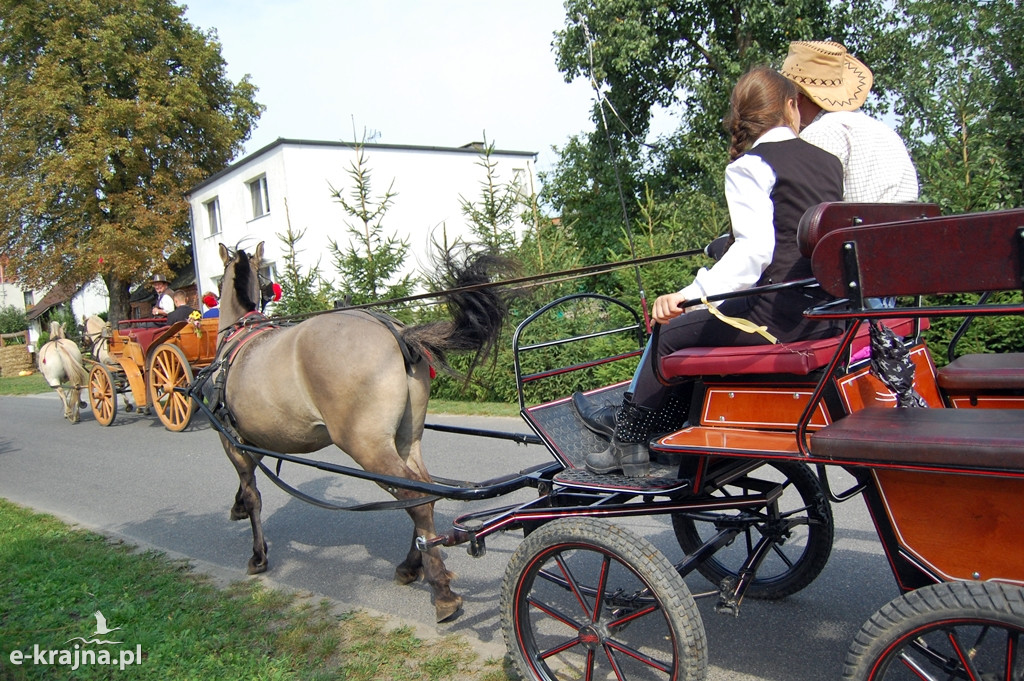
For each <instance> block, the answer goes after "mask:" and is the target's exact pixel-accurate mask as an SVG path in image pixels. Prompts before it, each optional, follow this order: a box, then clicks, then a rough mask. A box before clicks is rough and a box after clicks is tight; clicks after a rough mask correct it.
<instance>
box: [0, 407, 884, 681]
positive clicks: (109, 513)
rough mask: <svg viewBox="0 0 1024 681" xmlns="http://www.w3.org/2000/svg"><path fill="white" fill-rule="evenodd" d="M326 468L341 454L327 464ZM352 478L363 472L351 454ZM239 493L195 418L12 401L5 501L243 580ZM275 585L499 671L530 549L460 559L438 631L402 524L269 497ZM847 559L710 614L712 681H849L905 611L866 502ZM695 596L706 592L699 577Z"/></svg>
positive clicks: (505, 460) (212, 437) (454, 558)
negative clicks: (457, 641)
mask: <svg viewBox="0 0 1024 681" xmlns="http://www.w3.org/2000/svg"><path fill="white" fill-rule="evenodd" d="M428 420H429V421H431V422H436V423H458V424H460V425H470V426H476V427H482V428H486V429H490V430H506V431H509V430H519V431H525V430H526V428H525V426H524V424H522V422H521V421H519V419H471V418H466V417H459V418H454V417H441V416H432V417H431V418H430V419H428ZM424 452H425V456H426V459H427V464H428V466H429V467H430V470H431V472H433V473H434V474H436V475H439V476H444V477H450V478H457V479H464V480H476V481H479V480H485V479H488V478H493V477H497V476H499V475H502V474H505V473H510V472H515V471H517V470H519V469H522V468H525V467H527V466H529V465H532V464H534V463H539V462H543V461H547V460H548V458H549V455H548V454H547V453H546V451H545V450H544V449H543V448H542V447H538V446H523V445H516V444H514V443H512V442H507V441H499V440H492V439H483V438H475V437H467V436H460V435H450V434H444V433H438V432H433V431H428V433H427V435H426V438H425V441H424ZM323 454H324V456H327V455H328V453H327V452H326V451H325V452H324V453H323ZM334 460H336V461H338V462H339V463H343V464H349V463H350V460H349V459H348V458H347V457H346V456H344V455H342V454H340V453H338V455H337V457H336V459H334ZM284 473H285V475H286V476H287V479H289V480H290V482H291V483H292V484H294V485H295V486H297V487H299V488H300V489H301V490H302V491H304V492H306V493H308V494H313V495H317V496H323V497H326V498H329V499H332V500H335V501H340V502H347V501H351V502H363V501H374V500H381V499H384V498H387V497H386V495H384V494H383V493H382V492H381V491H380V490H379V489H378V488H377V487H376V486H375V485H373V484H371V483H366V482H361V481H356V480H352V479H342V478H340V477H338V476H331V475H329V474H324V473H320V472H318V471H315V470H310V469H303V468H301V467H299V466H294V465H287V464H286V465H285V468H284ZM236 488H237V478H236V476H235V474H234V471H233V469H232V468H231V466H230V465H229V464H228V462H227V460H226V458H225V457H224V454H223V451H222V450H221V447H220V444H219V441H218V438H217V437H216V434H215V433H214V432H213V431H212V430H211V429H210V428H209V426H208V425H207V424H206V423H205V422H203V421H202V419H200V418H197V419H196V420H195V421H194V422H193V424H192V425H191V426H190V427H189V429H188V430H186V431H184V432H182V433H170V432H168V431H166V430H165V429H164V428H163V427H162V426H161V425H160V423H159V421H158V420H157V419H156V418H155V417H149V416H143V415H139V414H131V413H119V414H118V415H117V418H116V420H115V421H114V423H113V424H112V425H111V426H110V427H108V428H102V427H100V426H99V425H98V424H97V423H96V422H95V421H94V420H93V419H92V415H91V414H90V413H89V411H88V409H87V410H85V412H84V413H83V417H82V422H81V423H80V424H77V425H71V424H69V423H67V422H66V421H64V420H63V419H62V418H61V410H60V405H59V403H58V400H57V397H56V396H55V395H53V394H47V395H39V396H32V397H0V496H2V497H5V498H7V499H10V500H12V501H14V502H16V503H19V504H23V505H26V506H29V507H32V508H35V509H38V510H41V511H45V512H49V513H53V514H56V515H58V516H59V517H61V518H63V519H65V520H69V521H72V522H76V523H79V524H81V525H83V526H85V527H88V528H91V529H96V530H99V531H102V532H104V533H107V534H111V535H115V536H118V537H122V538H124V539H126V540H127V541H129V542H132V543H136V544H140V545H143V546H146V547H155V548H158V549H161V550H164V551H167V552H170V553H171V554H172V555H181V556H187V557H189V558H191V559H192V560H193V561H194V562H195V563H196V565H197V567H198V568H199V569H201V570H203V571H208V572H211V573H214V574H216V575H217V576H219V577H221V578H224V577H225V576H227V577H230V578H236V579H242V578H244V576H245V563H246V561H247V560H248V557H249V555H250V551H251V534H250V530H249V524H248V523H247V522H242V523H232V522H230V521H229V520H228V507H229V504H230V502H231V501H232V500H233V497H234V492H235V490H236ZM261 488H262V490H263V495H264V519H265V529H266V532H267V537H268V542H269V544H270V554H269V555H270V564H271V565H270V572H269V573H268V575H267V577H268V578H269V580H270V581H271V582H272V583H275V584H279V585H284V586H287V587H290V588H294V589H299V590H308V591H311V592H314V593H316V594H323V595H325V596H327V597H329V598H331V599H333V600H335V601H337V602H338V603H340V604H341V605H342V607H352V608H355V607H364V608H369V609H372V610H374V611H379V612H382V613H386V614H388V615H390V616H392V617H395V618H396V619H398V620H401V621H403V622H406V623H410V624H413V625H415V626H416V627H417V629H418V630H420V631H423V632H432V631H436V632H438V633H440V634H448V633H455V634H460V635H464V636H466V637H469V638H470V639H472V640H474V641H475V642H476V645H477V647H478V649H479V650H480V652H481V654H482V655H483V656H484V657H485V658H486V657H494V656H500V655H501V654H502V652H503V650H504V644H503V642H502V638H501V631H500V625H499V622H498V612H497V601H498V595H499V592H500V589H501V579H502V575H503V572H504V568H505V565H506V563H507V562H508V558H509V555H510V554H511V552H512V551H513V550H515V548H516V546H518V544H519V542H520V541H521V536H520V535H518V534H515V533H513V534H509V535H501V536H497V537H492V538H490V539H489V540H488V545H487V549H488V550H487V554H486V555H485V556H484V557H482V558H479V559H474V558H472V557H470V556H469V555H467V553H466V551H465V550H464V548H463V547H454V548H451V549H448V550H447V554H446V561H447V565H448V567H449V569H451V570H454V571H455V572H456V573H457V574H458V578H457V580H456V581H455V582H454V584H453V587H454V588H455V589H456V590H457V591H458V592H459V593H460V594H462V596H463V597H464V599H465V609H464V613H463V615H462V616H461V617H460V618H459V619H457V620H456V621H455V622H452V623H446V624H442V625H435V624H434V622H433V612H434V609H433V606H432V605H431V603H430V593H429V589H428V588H427V587H426V585H424V584H423V583H417V584H414V585H412V586H409V587H400V586H398V585H396V584H395V583H394V582H393V581H392V574H393V572H394V566H395V564H396V563H397V562H399V561H400V560H401V559H402V558H403V557H404V554H405V551H406V548H407V547H408V543H409V539H410V537H411V532H412V527H411V523H410V522H409V520H408V517H407V516H406V515H405V513H403V512H401V511H381V512H370V513H337V512H331V511H325V510H322V509H319V508H316V507H313V506H310V505H308V504H305V503H303V502H300V501H297V500H294V499H292V498H291V497H289V496H287V495H285V494H284V493H283V492H281V491H280V490H278V489H277V488H275V487H273V486H272V485H270V484H268V483H267V481H266V480H263V481H262V485H261ZM532 494H533V491H532V490H523V491H521V492H517V493H516V494H514V495H512V496H511V497H504V498H501V499H498V500H490V501H483V502H474V503H465V502H454V501H441V502H439V503H438V506H437V524H438V528H439V529H442V530H443V529H444V528H447V527H450V524H451V521H452V519H453V518H454V517H455V516H457V515H461V514H462V513H466V512H468V511H469V510H471V509H475V508H489V507H494V506H497V505H502V504H505V503H512V502H515V501H518V500H525V499H528V498H530V497H531V496H532ZM835 513H836V522H837V536H836V543H835V547H834V549H833V554H832V557H831V559H830V561H829V564H828V565H827V566H826V568H825V570H824V572H823V573H822V575H821V576H820V577H819V578H818V579H817V580H816V581H815V582H814V583H813V584H812V585H810V586H809V587H808V588H806V589H805V590H803V591H802V592H800V593H798V594H795V595H793V596H790V597H789V598H786V599H784V600H782V601H779V602H758V601H751V600H748V601H745V602H744V604H743V607H742V609H741V613H740V616H739V618H732V617H728V616H723V615H719V614H716V613H715V612H714V611H713V609H712V607H711V606H712V602H711V601H710V600H703V601H701V602H700V610H701V613H702V615H703V618H704V623H705V628H706V630H707V635H708V641H709V648H710V661H711V665H712V669H711V673H710V674H709V679H711V680H712V681H726V680H728V681H822V680H828V679H837V678H838V677H839V673H840V669H841V661H842V658H843V656H844V655H845V652H846V648H847V646H848V645H849V642H850V640H851V639H852V638H853V635H854V633H855V632H856V631H857V629H858V628H859V627H860V625H861V623H862V622H863V621H864V620H865V619H867V617H868V616H869V615H870V614H871V613H872V612H874V611H875V610H876V609H877V608H878V607H880V606H881V605H883V604H884V603H885V602H887V601H888V600H889V599H890V598H892V597H894V596H895V595H897V591H896V587H895V585H894V582H893V579H892V576H891V575H890V573H889V571H888V566H887V565H886V562H885V559H884V556H883V555H882V553H881V549H880V547H879V545H878V540H877V538H876V537H875V534H874V530H873V529H872V527H871V524H870V520H869V518H868V516H867V513H866V511H865V510H864V507H863V503H862V502H861V501H860V500H859V499H858V500H854V501H852V502H848V503H846V504H842V505H840V506H838V507H837V508H836V509H835ZM635 529H637V530H638V531H641V532H643V533H644V534H645V535H647V536H648V537H649V538H651V539H652V540H653V541H655V543H656V544H657V545H658V546H659V548H661V550H662V551H664V552H665V553H666V554H667V555H668V557H669V559H670V560H672V561H676V560H678V559H679V558H680V557H681V551H680V549H679V547H678V545H677V544H676V543H675V540H674V538H673V535H672V530H671V527H670V526H669V525H668V523H667V521H666V520H664V519H645V520H643V521H639V522H638V524H637V526H636V528H635ZM687 582H688V583H689V584H690V587H691V590H693V591H694V592H697V591H702V590H706V589H707V588H708V587H707V584H706V583H705V582H704V581H703V579H702V578H700V577H699V576H696V575H694V576H691V577H689V578H688V580H687Z"/></svg>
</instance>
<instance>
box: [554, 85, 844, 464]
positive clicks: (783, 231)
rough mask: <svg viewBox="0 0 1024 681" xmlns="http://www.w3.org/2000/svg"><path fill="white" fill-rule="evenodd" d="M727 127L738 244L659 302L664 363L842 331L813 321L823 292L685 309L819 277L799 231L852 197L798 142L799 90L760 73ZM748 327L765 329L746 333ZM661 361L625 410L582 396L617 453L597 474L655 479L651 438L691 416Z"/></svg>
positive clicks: (580, 402) (582, 405)
mask: <svg viewBox="0 0 1024 681" xmlns="http://www.w3.org/2000/svg"><path fill="white" fill-rule="evenodd" d="M725 125H726V129H727V131H728V132H729V133H730V135H731V139H732V143H731V147H730V150H729V156H730V158H731V159H732V162H731V163H730V164H729V165H728V166H727V167H726V169H725V195H726V201H727V203H728V206H729V218H730V221H731V223H732V234H733V237H734V243H733V244H732V246H731V247H730V248H729V250H728V251H727V252H726V253H725V254H724V255H723V256H722V258H721V260H719V261H718V262H717V263H715V265H714V266H713V267H712V268H711V269H705V268H701V270H700V271H699V272H698V273H697V277H696V279H695V280H694V281H693V282H692V283H691V284H689V285H688V286H686V287H685V288H683V289H682V290H680V291H678V292H675V293H669V294H666V295H663V296H660V297H659V298H657V299H656V300H655V301H654V304H653V305H652V309H651V313H652V316H653V317H654V320H655V321H656V322H657V323H659V324H661V325H662V328H661V329H660V337H659V345H658V348H657V355H658V356H659V357H660V356H664V355H666V354H668V353H671V352H674V351H676V350H679V349H681V348H686V347H694V346H726V345H759V344H767V343H770V342H774V341H773V340H770V339H769V338H767V337H766V336H768V335H770V336H774V337H776V338H777V339H778V340H780V341H783V342H790V341H795V340H804V339H814V338H824V337H828V336H832V335H835V333H837V331H838V330H837V329H836V328H834V326H833V325H832V324H830V323H822V322H816V321H812V320H809V319H806V318H805V317H804V316H803V311H804V310H805V309H807V308H809V307H811V306H813V305H816V304H818V303H821V302H823V301H824V300H827V299H828V296H827V294H825V293H823V292H822V291H821V290H820V289H789V290H782V291H777V292H775V293H768V294H761V295H756V296H749V297H743V298H736V299H732V300H727V301H723V302H721V304H719V305H718V306H717V309H709V308H707V307H705V306H697V307H695V308H690V309H687V310H682V309H680V307H679V305H680V303H682V302H683V301H685V300H699V299H701V298H705V297H707V296H711V295H714V294H719V293H728V292H734V291H741V290H744V289H748V288H750V287H752V286H756V285H765V284H770V283H780V282H785V281H793V280H799V279H805V278H808V277H811V276H812V274H811V265H810V261H809V260H808V259H807V258H805V257H803V256H801V255H800V251H799V248H798V246H797V240H796V230H797V224H798V223H799V221H800V217H801V216H802V215H803V214H804V212H805V211H806V210H807V209H808V208H810V207H811V206H814V205H817V204H818V203H821V202H823V201H838V200H840V199H841V198H842V195H843V167H842V164H841V163H840V162H839V159H837V158H836V157H835V156H833V155H832V154H830V153H828V152H825V151H822V150H821V149H819V148H818V147H815V146H814V145H812V144H809V143H807V142H804V141H803V140H801V139H799V138H798V137H797V132H798V131H799V125H800V113H799V111H798V109H797V88H796V86H795V85H794V84H793V83H792V82H791V81H789V80H787V79H786V78H784V77H782V76H781V75H779V73H777V72H776V71H774V70H772V69H769V68H766V67H756V68H754V69H752V70H751V71H749V72H748V73H746V74H745V75H743V76H742V77H741V78H740V79H739V82H737V84H736V87H735V88H734V89H733V91H732V96H731V97H730V101H729V114H728V116H727V117H726V120H725ZM718 315H725V316H727V317H729V318H738V319H731V320H723V319H722V318H720V316H718ZM744 320H746V321H747V322H750V323H752V325H753V326H754V327H761V328H760V330H759V331H757V332H754V333H751V332H749V331H746V330H743V329H741V328H738V326H742V325H743V324H742V322H743V321H744ZM730 322H731V323H730ZM762 334H764V335H762ZM651 362H652V360H651V357H650V354H649V353H645V355H644V357H643V358H642V359H641V362H640V366H639V367H638V369H637V372H636V375H635V376H634V379H633V384H632V385H631V386H630V391H629V392H627V393H626V394H625V396H624V398H623V400H622V404H621V405H619V406H616V405H594V404H591V403H590V402H589V401H588V400H587V398H586V397H585V396H583V395H582V394H580V393H576V394H574V395H573V407H574V408H575V409H576V410H577V413H578V414H579V415H580V417H581V418H582V419H583V420H584V422H585V423H586V424H587V426H588V428H590V429H591V430H593V431H594V432H597V433H601V434H603V435H605V436H606V437H610V438H611V444H610V446H609V448H608V449H607V450H605V451H602V452H597V453H592V454H590V455H589V456H587V460H586V466H587V469H588V470H590V471H591V472H593V473H598V474H604V473H610V472H612V471H615V470H618V469H622V471H623V473H625V474H626V475H629V476H643V475H647V473H648V471H649V469H650V462H649V452H648V447H647V443H648V441H649V438H650V436H651V434H652V433H654V432H662V431H663V430H668V428H663V427H662V426H664V424H666V423H669V422H671V421H672V420H673V419H676V418H679V417H678V415H679V414H680V413H681V414H684V415H685V413H686V410H687V409H688V404H687V403H688V402H689V399H690V393H691V392H692V386H691V385H689V384H687V385H684V386H681V387H673V388H671V389H670V388H667V387H666V386H664V385H662V384H661V382H659V381H658V378H657V376H656V375H655V373H654V369H653V368H652V366H651ZM675 425H678V423H676V424H675Z"/></svg>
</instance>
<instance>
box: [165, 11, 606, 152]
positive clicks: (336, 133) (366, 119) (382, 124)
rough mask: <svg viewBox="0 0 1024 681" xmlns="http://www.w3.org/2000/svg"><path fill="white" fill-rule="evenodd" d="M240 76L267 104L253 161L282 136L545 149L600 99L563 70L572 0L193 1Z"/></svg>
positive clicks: (193, 15)
mask: <svg viewBox="0 0 1024 681" xmlns="http://www.w3.org/2000/svg"><path fill="white" fill-rule="evenodd" d="M185 4H187V10H186V14H185V16H186V18H187V19H188V21H189V22H190V23H191V24H193V25H194V26H196V27H198V28H200V29H202V30H208V29H215V30H216V33H217V38H218V40H219V42H220V43H221V47H222V49H221V55H222V56H223V58H224V60H225V62H226V63H227V75H228V77H229V78H230V79H231V80H233V81H235V82H237V81H238V80H239V79H241V78H242V77H243V76H244V75H245V74H249V75H250V76H251V79H252V81H253V83H254V84H255V85H256V86H257V87H258V88H259V92H258V93H257V95H256V99H257V101H259V102H260V103H261V104H264V105H265V106H266V111H264V113H263V115H262V116H261V118H260V120H259V122H258V124H257V127H256V128H255V130H254V131H253V134H252V137H251V139H250V140H249V141H248V142H247V143H246V153H251V152H253V151H256V150H257V149H259V148H261V147H263V146H265V145H267V144H269V143H271V142H273V141H274V140H276V139H277V138H278V137H286V138H297V139H310V140H330V141H337V140H345V141H352V140H353V139H355V138H360V139H361V138H362V137H363V135H364V132H365V133H366V135H367V139H366V141H372V142H378V143H382V144H409V145H422V146H440V147H459V146H463V145H465V144H468V143H470V142H474V141H480V140H482V139H483V136H484V134H485V133H486V137H487V140H488V141H489V142H493V143H494V144H495V146H496V147H497V148H499V149H506V150H515V151H533V152H538V154H539V157H538V162H537V168H538V170H541V171H543V170H547V169H550V168H551V167H552V166H553V164H554V163H555V161H556V159H557V155H556V154H554V153H553V152H552V151H551V147H552V146H559V147H560V146H563V145H564V144H565V142H566V141H567V140H568V139H569V137H571V136H572V135H575V134H578V133H581V132H586V131H588V130H591V129H593V124H592V123H591V122H590V111H591V107H592V102H593V98H594V93H593V90H592V89H591V88H590V85H589V83H588V82H587V81H586V80H585V79H577V80H576V81H575V82H573V83H566V82H565V80H564V78H563V76H562V74H561V73H559V71H558V69H557V68H556V66H555V55H554V52H553V50H552V47H551V43H552V40H553V38H554V32H555V31H556V30H559V29H561V28H563V27H564V25H565V15H564V9H563V7H562V3H561V1H560V0H504V1H502V2H498V1H497V0H290V1H285V0H246V1H244V2H243V1H241V0H192V1H191V2H185Z"/></svg>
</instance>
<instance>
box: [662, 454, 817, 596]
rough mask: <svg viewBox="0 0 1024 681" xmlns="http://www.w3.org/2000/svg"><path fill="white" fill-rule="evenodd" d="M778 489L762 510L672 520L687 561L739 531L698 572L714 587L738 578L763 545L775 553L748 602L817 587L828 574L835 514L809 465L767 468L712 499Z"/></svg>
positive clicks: (697, 514)
mask: <svg viewBox="0 0 1024 681" xmlns="http://www.w3.org/2000/svg"><path fill="white" fill-rule="evenodd" d="M778 483H784V489H783V492H782V495H781V496H780V497H779V498H778V499H777V500H776V501H774V502H772V503H771V504H769V505H768V506H766V507H765V508H762V509H755V510H749V509H748V510H727V511H711V512H699V511H695V512H692V513H687V512H682V513H674V514H673V515H672V527H673V529H674V530H675V533H676V539H677V540H678V541H679V545H680V546H681V547H682V549H683V552H684V553H686V554H688V555H689V554H692V553H694V552H695V551H696V550H697V549H698V548H700V547H701V545H702V544H704V542H705V541H707V540H708V539H709V538H711V537H713V536H714V535H716V534H717V533H718V532H719V531H720V530H722V529H726V528H739V529H740V533H739V535H738V536H737V538H736V539H735V540H734V541H733V543H732V544H730V545H729V546H726V547H723V548H721V549H719V550H718V551H717V552H716V553H715V554H714V555H713V556H711V557H710V558H709V559H707V560H705V561H703V562H702V563H700V564H699V565H698V566H697V570H698V571H699V572H700V573H701V574H702V575H704V577H706V578H707V579H708V580H710V581H711V582H712V583H713V584H715V585H716V586H718V585H721V584H722V581H723V580H726V579H733V578H736V577H737V576H738V573H739V571H740V569H741V568H742V566H743V563H744V562H745V561H746V560H747V557H748V556H749V555H750V554H751V552H752V551H754V550H755V547H756V546H757V545H758V543H759V542H760V541H762V540H766V541H769V542H771V547H770V550H769V553H768V555H767V557H766V558H765V559H764V561H763V562H762V563H761V565H760V567H759V568H758V569H757V573H756V575H755V577H754V580H753V581H752V582H751V584H750V586H749V587H748V588H747V591H746V596H749V597H750V598H760V599H766V600H770V599H778V598H784V597H786V596H789V595H790V594H794V593H796V592H797V591H800V590H801V589H803V588H804V587H805V586H807V585H808V584H810V583H811V582H813V581H814V579H815V578H816V577H817V576H818V574H820V573H821V571H822V569H824V567H825V563H827V562H828V557H829V554H830V553H832V536H833V533H834V530H835V527H834V524H833V520H832V508H831V506H829V503H828V498H827V497H826V496H825V493H824V491H823V490H822V489H821V483H820V481H819V480H818V477H817V476H816V475H815V474H814V472H813V471H812V470H811V469H810V468H808V467H807V466H806V465H804V464H802V463H800V462H798V461H772V462H766V463H765V464H764V465H762V466H761V467H760V468H758V469H756V470H754V471H751V472H750V473H748V474H747V475H745V476H743V477H741V478H738V479H736V480H733V481H731V482H730V483H729V484H727V485H724V486H722V487H720V488H719V489H717V490H716V491H715V493H714V495H713V496H716V497H721V498H728V497H731V496H740V495H743V494H751V493H754V492H759V491H766V490H767V489H769V488H771V487H773V486H775V485H776V484H778Z"/></svg>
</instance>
